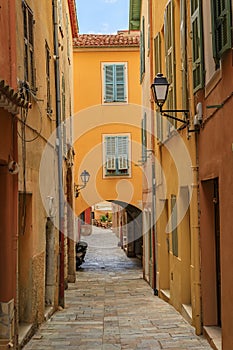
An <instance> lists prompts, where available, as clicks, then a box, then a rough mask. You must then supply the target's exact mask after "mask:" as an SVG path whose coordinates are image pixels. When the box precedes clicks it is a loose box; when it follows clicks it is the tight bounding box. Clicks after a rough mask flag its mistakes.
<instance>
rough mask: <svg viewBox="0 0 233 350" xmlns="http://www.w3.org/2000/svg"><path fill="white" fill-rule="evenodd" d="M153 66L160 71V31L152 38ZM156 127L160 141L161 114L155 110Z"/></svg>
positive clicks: (157, 71) (161, 128)
mask: <svg viewBox="0 0 233 350" xmlns="http://www.w3.org/2000/svg"><path fill="white" fill-rule="evenodd" d="M154 67H155V74H157V73H160V72H161V38H160V33H158V34H157V35H156V37H155V38H154ZM156 128H157V135H156V137H157V139H158V141H162V137H163V135H162V130H163V120H162V116H161V114H160V113H159V112H158V110H157V111H156Z"/></svg>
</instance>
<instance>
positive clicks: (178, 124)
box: [132, 0, 202, 334]
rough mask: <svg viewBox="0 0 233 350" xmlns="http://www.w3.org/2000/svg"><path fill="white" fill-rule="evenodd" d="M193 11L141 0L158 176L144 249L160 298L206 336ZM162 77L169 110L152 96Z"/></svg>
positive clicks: (150, 146) (148, 165)
mask: <svg viewBox="0 0 233 350" xmlns="http://www.w3.org/2000/svg"><path fill="white" fill-rule="evenodd" d="M132 2H134V1H132ZM135 2H136V1H135ZM190 6H194V2H190V1H188V2H187V1H181V0H170V1H156V0H151V1H149V0H142V1H141V9H140V11H141V12H140V16H141V22H140V29H141V37H142V41H141V61H142V62H144V65H142V66H141V72H140V74H141V85H142V95H143V96H144V97H143V101H142V104H143V107H145V109H146V110H147V111H148V112H147V113H148V116H147V115H146V114H144V115H143V116H142V118H144V124H143V125H144V128H143V130H142V134H144V135H145V137H144V139H143V140H142V141H143V142H144V146H145V151H144V157H142V158H143V160H144V169H148V170H145V172H147V171H149V172H150V173H151V174H152V175H151V181H150V183H149V185H147V184H145V183H144V184H143V193H144V197H143V230H144V231H145V232H147V234H146V235H145V236H144V244H143V246H144V277H145V279H146V280H147V281H148V282H149V283H150V284H151V286H152V287H153V288H154V293H155V294H158V295H159V296H160V297H161V298H163V299H164V300H166V301H168V302H169V303H171V304H172V305H173V306H174V307H175V308H176V309H177V310H178V311H179V312H180V313H181V314H182V315H183V316H185V317H186V318H187V320H188V321H189V322H190V323H191V324H192V325H193V326H194V327H195V329H196V333H197V334H200V333H201V332H202V329H201V307H200V261H199V260H200V256H199V222H198V182H197V181H198V159H197V155H196V140H197V134H198V128H199V125H194V115H195V113H196V111H195V109H194V107H196V106H195V101H194V99H193V93H192V91H193V86H192V79H193V78H192V73H193V63H192V55H193V51H192V39H191V37H190V35H188V33H190V32H191V30H192V28H191V18H190V13H191V12H190ZM158 14H159V15H158ZM157 73H163V75H164V76H165V77H166V78H167V80H168V82H169V89H168V95H167V100H166V103H165V104H164V106H163V107H162V109H160V108H159V107H158V106H157V105H156V103H154V99H153V95H152V92H151V84H152V83H153V80H154V77H155V76H156V75H157ZM162 110H164V113H163V112H162ZM174 110H181V111H184V110H185V111H187V112H185V113H183V112H174ZM165 111H166V112H165ZM165 114H167V115H165ZM145 116H146V118H147V120H145ZM169 116H170V117H169ZM171 117H173V118H178V119H181V120H183V122H182V121H180V120H177V119H172V118H171ZM148 153H149V154H151V156H148ZM148 195H149V200H148V198H147V196H148Z"/></svg>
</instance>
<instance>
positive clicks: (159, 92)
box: [151, 73, 170, 107]
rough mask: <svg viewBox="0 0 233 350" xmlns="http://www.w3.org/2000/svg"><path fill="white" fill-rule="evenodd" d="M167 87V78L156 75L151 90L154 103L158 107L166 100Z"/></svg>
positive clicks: (159, 74)
mask: <svg viewBox="0 0 233 350" xmlns="http://www.w3.org/2000/svg"><path fill="white" fill-rule="evenodd" d="M169 85H170V84H169V83H168V81H167V78H166V77H164V76H163V74H161V73H158V74H157V75H156V77H155V79H154V83H153V84H152V85H151V89H152V92H153V97H154V101H155V103H156V104H157V105H158V106H159V107H162V106H163V105H164V103H165V101H166V99H167V94H168V88H169Z"/></svg>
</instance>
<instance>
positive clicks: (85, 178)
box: [74, 170, 90, 198]
mask: <svg viewBox="0 0 233 350" xmlns="http://www.w3.org/2000/svg"><path fill="white" fill-rule="evenodd" d="M80 177H81V181H82V183H83V184H82V185H76V184H74V195H75V198H77V197H78V196H79V193H80V191H81V190H82V189H83V188H84V187H86V185H87V183H88V181H89V179H90V174H89V173H88V171H86V170H83V172H82V174H81V175H80Z"/></svg>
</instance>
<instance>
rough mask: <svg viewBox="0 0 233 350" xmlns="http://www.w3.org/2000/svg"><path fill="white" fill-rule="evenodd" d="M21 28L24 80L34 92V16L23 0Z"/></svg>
mask: <svg viewBox="0 0 233 350" xmlns="http://www.w3.org/2000/svg"><path fill="white" fill-rule="evenodd" d="M22 8H23V28H24V80H25V81H26V82H27V83H28V84H29V87H30V89H32V90H33V91H34V93H36V75H35V61H34V17H33V12H32V10H31V9H30V7H29V6H28V4H27V3H26V2H25V1H23V2H22Z"/></svg>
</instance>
